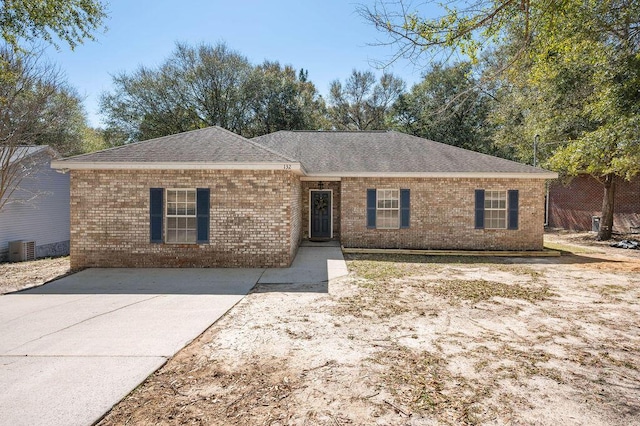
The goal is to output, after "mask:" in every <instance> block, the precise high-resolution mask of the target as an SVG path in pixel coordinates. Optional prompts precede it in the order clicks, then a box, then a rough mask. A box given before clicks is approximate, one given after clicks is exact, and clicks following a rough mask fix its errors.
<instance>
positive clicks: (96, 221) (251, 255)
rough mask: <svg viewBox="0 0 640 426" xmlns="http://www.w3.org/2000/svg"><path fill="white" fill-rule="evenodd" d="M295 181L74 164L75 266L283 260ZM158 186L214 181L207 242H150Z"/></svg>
mask: <svg viewBox="0 0 640 426" xmlns="http://www.w3.org/2000/svg"><path fill="white" fill-rule="evenodd" d="M298 182H299V179H298V177H297V176H295V175H293V174H292V173H291V172H285V171H241V170H218V171H215V170H212V171H201V170H186V171H184V170H162V171H158V170H136V171H127V170H87V171H85V170H72V171H71V267H72V268H81V267H286V266H288V265H289V264H290V263H291V262H292V260H293V256H294V255H295V252H296V249H297V244H296V245H295V247H293V241H296V240H299V229H300V225H299V224H298V223H299V219H298V218H297V217H296V214H295V211H296V210H298V211H299V208H297V209H296V207H295V206H296V204H297V205H299V203H300V202H299V199H300V196H299V189H296V188H299V183H298ZM158 187H162V188H210V190H211V210H210V244H203V245H197V244H152V243H150V242H149V188H158ZM296 233H297V234H298V236H296Z"/></svg>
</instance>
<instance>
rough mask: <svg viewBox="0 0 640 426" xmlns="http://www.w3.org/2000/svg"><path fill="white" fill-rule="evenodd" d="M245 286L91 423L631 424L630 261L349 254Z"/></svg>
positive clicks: (637, 363) (636, 280)
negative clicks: (339, 271)
mask: <svg viewBox="0 0 640 426" xmlns="http://www.w3.org/2000/svg"><path fill="white" fill-rule="evenodd" d="M348 266H349V269H350V275H349V277H346V278H344V279H342V280H340V281H339V282H336V283H332V284H331V285H330V287H329V292H328V293H327V292H322V291H321V289H322V288H323V287H322V286H317V287H314V286H309V285H307V286H292V285H269V286H261V287H258V288H256V289H254V291H253V292H252V293H251V294H249V295H248V296H247V297H246V298H245V299H244V300H243V301H241V302H240V303H239V304H238V305H237V306H236V307H235V308H234V309H232V310H231V311H230V312H229V313H228V314H227V315H225V316H224V317H223V318H222V319H221V320H220V321H218V322H217V323H216V324H214V325H213V326H212V327H211V328H210V329H209V330H207V331H206V332H205V333H204V334H203V335H202V336H200V338H198V339H197V340H196V341H194V342H193V343H192V344H191V345H189V346H188V347H187V348H185V349H184V350H183V351H181V352H180V353H179V354H178V355H176V356H175V357H174V358H173V359H171V360H170V361H169V362H168V363H167V364H166V365H165V366H164V367H163V368H162V369H160V370H159V371H158V372H157V373H156V374H154V375H153V376H151V377H150V378H149V379H148V380H147V381H146V382H145V383H144V384H143V385H141V386H140V387H139V388H138V389H136V390H135V391H134V392H132V393H131V394H130V395H129V396H128V397H127V398H126V399H124V400H123V401H122V402H121V403H120V404H119V405H117V406H116V407H115V408H114V409H113V410H112V411H111V412H110V413H109V414H108V415H107V416H106V417H105V419H103V421H102V422H101V425H116V424H117V425H120V424H237V425H240V424H242V425H288V424H299V425H349V424H351V425H365V424H367V425H369V424H381V425H406V424H412V425H439V424H444V425H459V424H468V425H473V424H542V425H559V424H562V425H572V424H574V425H582V424H589V425H630V424H640V387H639V386H638V383H640V327H638V324H640V261H639V260H637V259H633V258H617V257H616V258H613V257H612V258H608V257H606V256H604V255H593V256H590V255H588V254H578V255H563V256H562V257H559V258H503V259H499V258H452V257H421V256H388V255H387V256H384V255H375V256H371V255H370V256H366V255H352V256H349V258H348Z"/></svg>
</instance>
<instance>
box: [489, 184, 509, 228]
mask: <svg viewBox="0 0 640 426" xmlns="http://www.w3.org/2000/svg"><path fill="white" fill-rule="evenodd" d="M484 227H485V229H506V228H507V191H485V193H484Z"/></svg>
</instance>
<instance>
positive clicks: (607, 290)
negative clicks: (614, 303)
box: [594, 284, 629, 296]
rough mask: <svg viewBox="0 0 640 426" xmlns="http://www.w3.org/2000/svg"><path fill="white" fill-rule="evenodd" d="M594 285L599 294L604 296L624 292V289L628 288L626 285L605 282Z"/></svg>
mask: <svg viewBox="0 0 640 426" xmlns="http://www.w3.org/2000/svg"><path fill="white" fill-rule="evenodd" d="M594 287H595V288H596V289H597V290H598V292H599V293H600V294H602V295H605V296H606V295H616V294H620V293H625V292H626V291H628V290H629V289H628V288H627V287H625V286H622V285H618V284H605V285H599V286H594Z"/></svg>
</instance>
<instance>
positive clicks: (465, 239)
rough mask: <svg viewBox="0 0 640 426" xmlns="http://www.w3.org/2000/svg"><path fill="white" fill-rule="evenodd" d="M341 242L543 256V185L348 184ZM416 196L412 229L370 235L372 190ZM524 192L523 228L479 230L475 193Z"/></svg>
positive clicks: (494, 181)
mask: <svg viewBox="0 0 640 426" xmlns="http://www.w3.org/2000/svg"><path fill="white" fill-rule="evenodd" d="M341 187H342V199H341V201H342V205H341V224H342V234H341V242H342V245H343V246H345V247H366V248H412V249H460V250H541V249H542V247H543V233H544V193H545V181H544V180H543V179H467V178H449V179H441V178H422V179H417V178H407V179H404V178H403V179H400V178H393V179H382V178H366V179H364V178H360V179H359V178H343V179H342V185H341ZM368 188H375V189H382V188H389V189H410V190H411V210H410V211H411V221H410V227H409V228H408V229H393V230H390V229H368V228H367V227H366V222H367V218H366V213H367V194H366V192H367V189H368ZM476 189H485V190H510V189H517V190H518V191H519V228H518V229H517V230H507V229H475V227H474V225H475V222H474V218H475V205H474V202H475V198H474V194H475V190H476Z"/></svg>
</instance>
